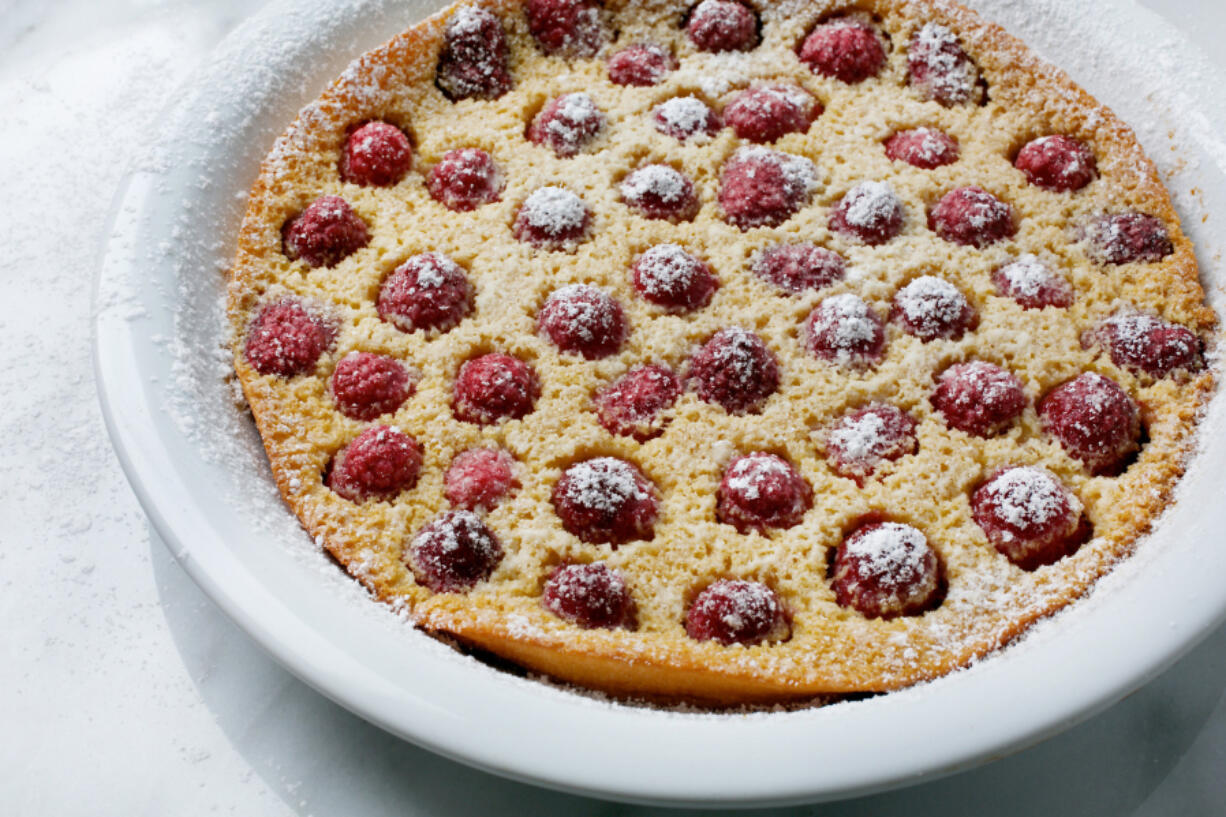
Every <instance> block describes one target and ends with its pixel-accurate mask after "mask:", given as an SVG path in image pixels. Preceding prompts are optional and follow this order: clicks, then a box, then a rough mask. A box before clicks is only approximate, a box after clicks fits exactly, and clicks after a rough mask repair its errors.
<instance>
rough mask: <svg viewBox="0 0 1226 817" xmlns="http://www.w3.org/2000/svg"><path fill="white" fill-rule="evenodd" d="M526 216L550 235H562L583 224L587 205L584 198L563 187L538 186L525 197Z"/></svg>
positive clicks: (535, 225)
mask: <svg viewBox="0 0 1226 817" xmlns="http://www.w3.org/2000/svg"><path fill="white" fill-rule="evenodd" d="M522 212H523V214H524V218H525V219H527V221H528V223H529V224H530V225H532V226H533V227H536V228H537V229H540V230H544V231H545V232H547V233H549V234H550V235H562V234H564V233H567V232H570V231H572V230H577V229H579V228H580V227H582V226H583V221H584V219H586V218H587V205H586V204H584V203H583V199H581V198H579V197H578V196H576V195H575V194H574V193H572V192H570V191H569V190H566V189H564V188H561V187H554V186H552V185H550V186H546V187H541V188H538V189H536V190H534V191H532V193H531V194H530V195H529V196H528V198H526V199H524V206H523V211H522Z"/></svg>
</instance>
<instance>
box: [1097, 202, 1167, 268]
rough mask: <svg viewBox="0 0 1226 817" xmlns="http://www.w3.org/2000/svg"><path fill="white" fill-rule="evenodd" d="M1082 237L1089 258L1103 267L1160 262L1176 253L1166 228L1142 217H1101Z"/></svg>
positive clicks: (1133, 215)
mask: <svg viewBox="0 0 1226 817" xmlns="http://www.w3.org/2000/svg"><path fill="white" fill-rule="evenodd" d="M1082 233H1083V234H1082V238H1084V239H1085V240H1086V241H1088V242H1089V245H1090V247H1089V249H1090V255H1091V257H1093V258H1094V260H1096V261H1098V262H1099V263H1102V264H1131V263H1133V262H1134V261H1161V260H1162V259H1163V258H1165V257H1167V256H1168V255H1170V254H1171V253H1172V252H1174V251H1175V245H1174V244H1173V243H1172V242H1171V236H1170V233H1168V232H1167V229H1166V225H1165V224H1163V223H1162V220H1161V219H1158V218H1155V217H1154V216H1150V215H1146V214H1145V213H1116V214H1114V215H1107V216H1100V217H1099V218H1097V219H1095V220H1094V221H1092V222H1090V223H1089V224H1088V225H1086V227H1085V229H1084V230H1083V231H1082Z"/></svg>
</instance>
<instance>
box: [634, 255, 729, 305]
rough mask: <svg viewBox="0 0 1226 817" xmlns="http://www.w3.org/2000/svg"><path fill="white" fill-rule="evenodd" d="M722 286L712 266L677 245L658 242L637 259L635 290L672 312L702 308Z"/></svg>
mask: <svg viewBox="0 0 1226 817" xmlns="http://www.w3.org/2000/svg"><path fill="white" fill-rule="evenodd" d="M718 286H719V281H717V280H716V279H715V275H714V273H712V272H711V268H710V267H708V266H707V265H706V264H704V263H703V262H702V261H699V260H698V259H697V258H695V257H694V256H692V255H690V254H689V253H688V252H686V251H685V250H683V249H682V248H681V247H680V246H679V245H677V244H657V245H655V246H654V247H652V248H650V249H649V250H647V252H645V253H643V254H642V255H640V256H639V257H638V258H637V259H636V260H635V262H634V291H635V292H637V293H638V294H639V295H641V296H642V297H643V298H644V299H645V300H647V301H650V302H651V303H653V304H655V305H656V306H662V307H664V308H665V309H667V310H669V311H671V312H692V311H694V310H695V309H701V308H702V307H704V306H706V305H707V304H709V303H711V296H712V295H714V294H715V289H716V287H718Z"/></svg>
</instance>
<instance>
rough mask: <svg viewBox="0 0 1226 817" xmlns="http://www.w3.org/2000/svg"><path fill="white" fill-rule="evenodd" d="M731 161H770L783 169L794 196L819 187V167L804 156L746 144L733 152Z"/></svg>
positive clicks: (802, 194)
mask: <svg viewBox="0 0 1226 817" xmlns="http://www.w3.org/2000/svg"><path fill="white" fill-rule="evenodd" d="M731 161H732V162H738V163H739V162H769V163H771V164H773V165H775V166H777V167H778V168H779V169H780V170H781V171H783V178H784V182H785V183H786V184H787V186H788V193H789V194H791V195H792V196H794V197H799V196H807V195H808V194H810V193H812V192H813V191H814V190H816V189H817V185H818V173H817V167H816V166H815V165H814V164H813V162H811V161H809V160H808V159H806V158H805V157H803V156H796V155H795V154H792V153H783V152H781V151H778V150H771V149H770V148H766V147H762V146H761V145H746V146H744V147H741V148H738V149H737V152H736V153H734V154H732V159H731Z"/></svg>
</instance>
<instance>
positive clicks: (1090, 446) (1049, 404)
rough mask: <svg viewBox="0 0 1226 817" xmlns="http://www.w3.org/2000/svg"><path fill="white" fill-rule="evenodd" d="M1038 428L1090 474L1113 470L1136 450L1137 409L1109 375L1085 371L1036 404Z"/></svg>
mask: <svg viewBox="0 0 1226 817" xmlns="http://www.w3.org/2000/svg"><path fill="white" fill-rule="evenodd" d="M1039 418H1040V419H1041V420H1042V421H1043V428H1044V430H1045V431H1046V432H1047V433H1048V434H1050V435H1052V436H1053V437H1055V438H1056V440H1057V442H1059V443H1060V445H1062V446H1063V447H1064V450H1065V451H1066V452H1068V454H1069V456H1071V457H1074V458H1076V459H1079V460H1081V461H1082V463H1084V464H1085V466H1086V468H1088V469H1089V470H1090V473H1092V474H1110V473H1114V472H1115V471H1116V470H1117V469H1118V468H1119V467H1120V466H1121V465H1122V464H1123V463H1124V461H1125V460H1127V459H1128V457H1129V455H1131V454H1132V453H1133V452H1134V451H1136V450H1137V449H1139V448H1140V447H1141V446H1140V442H1139V440H1140V436H1141V412H1140V410H1139V409H1138V408H1137V404H1136V402H1134V401H1133V399H1132V398H1131V397H1129V396H1128V393H1127V392H1125V391H1124V390H1123V389H1121V388H1120V387H1119V384H1117V383H1116V382H1115V381H1114V380H1111V379H1110V378H1106V377H1103V376H1102V375H1100V374H1097V373H1095V372H1085V373H1084V374H1081V375H1078V376H1077V377H1076V378H1074V379H1073V380H1069V381H1068V382H1066V383H1062V384H1061V385H1059V386H1057V387H1056V388H1055V389H1053V390H1052V391H1050V392H1049V393H1048V394H1047V396H1046V397H1044V398H1043V400H1042V402H1040V403H1039Z"/></svg>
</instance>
